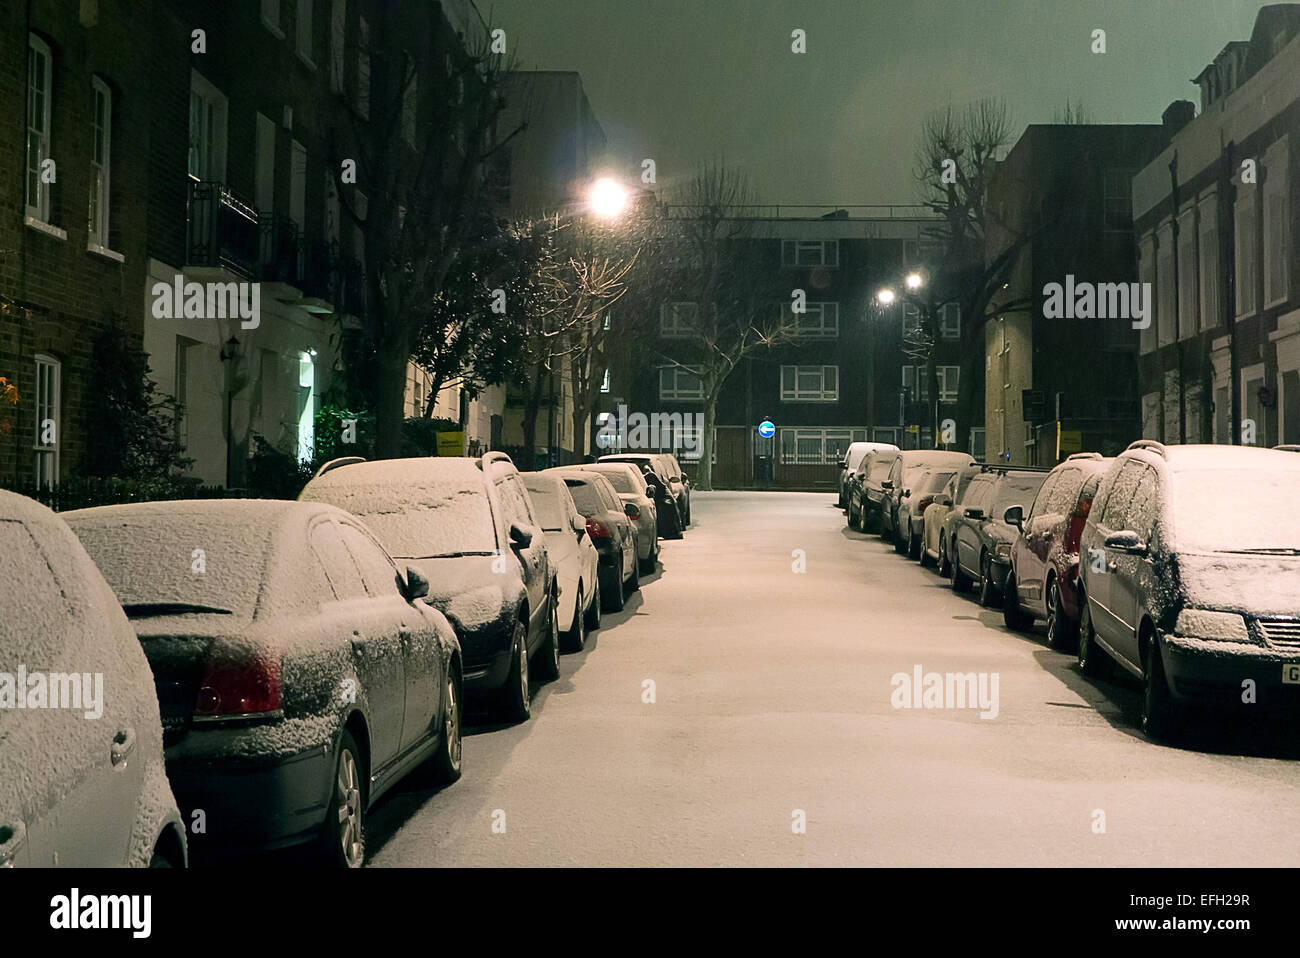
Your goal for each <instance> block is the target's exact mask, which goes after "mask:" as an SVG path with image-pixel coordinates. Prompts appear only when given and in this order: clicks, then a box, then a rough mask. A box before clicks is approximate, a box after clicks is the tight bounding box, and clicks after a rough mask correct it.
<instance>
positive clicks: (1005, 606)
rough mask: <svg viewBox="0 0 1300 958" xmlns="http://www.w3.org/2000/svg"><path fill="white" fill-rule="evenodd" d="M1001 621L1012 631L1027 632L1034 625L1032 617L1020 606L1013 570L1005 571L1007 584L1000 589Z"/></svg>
mask: <svg viewBox="0 0 1300 958" xmlns="http://www.w3.org/2000/svg"><path fill="white" fill-rule="evenodd" d="M1002 622H1003V624H1005V625H1006V627H1007V628H1008V629H1010V630H1011V631H1012V632H1028V631H1029V630H1030V629H1032V628H1033V627H1034V617H1033V616H1032V615H1030V614H1029V613H1028V612H1026V611H1025V610H1024V609H1022V608H1021V607H1020V593H1019V591H1018V590H1017V589H1016V574H1015V573H1014V572H1008V573H1007V586H1006V588H1005V589H1003V590H1002Z"/></svg>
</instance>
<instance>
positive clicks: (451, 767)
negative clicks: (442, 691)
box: [433, 663, 463, 785]
mask: <svg viewBox="0 0 1300 958" xmlns="http://www.w3.org/2000/svg"><path fill="white" fill-rule="evenodd" d="M460 691H461V690H460V680H459V679H458V678H457V676H456V672H455V670H454V669H452V668H451V666H450V663H449V664H448V667H447V689H446V695H445V696H444V702H443V708H442V745H441V746H439V748H438V753H437V754H436V755H435V756H434V757H433V780H434V781H435V782H437V783H438V784H439V785H450V784H451V783H452V782H455V781H457V780H458V779H459V778H460V763H461V754H462V752H463V742H462V739H461V714H462V713H461V707H460Z"/></svg>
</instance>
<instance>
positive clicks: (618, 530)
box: [542, 466, 641, 612]
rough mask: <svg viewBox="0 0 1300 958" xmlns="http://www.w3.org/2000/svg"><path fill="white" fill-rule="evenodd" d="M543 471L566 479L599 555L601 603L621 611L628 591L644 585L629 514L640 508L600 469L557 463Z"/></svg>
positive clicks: (615, 610)
mask: <svg viewBox="0 0 1300 958" xmlns="http://www.w3.org/2000/svg"><path fill="white" fill-rule="evenodd" d="M542 474H543V475H555V476H558V477H559V478H560V479H562V480H564V484H565V485H566V486H567V487H568V489H569V495H571V496H572V497H573V505H574V508H576V509H577V510H578V512H579V513H580V514H581V515H582V516H583V518H584V519H585V520H586V525H587V535H588V536H589V537H590V539H591V544H592V545H593V546H595V547H596V554H597V556H598V557H599V559H598V573H597V575H598V577H599V580H600V604H601V607H602V608H603V609H605V610H607V611H609V612H622V611H623V605H624V603H625V602H626V601H627V596H628V594H629V593H632V592H635V591H636V590H637V589H639V588H640V587H641V573H640V560H639V559H638V558H637V529H636V526H635V525H633V524H632V519H631V517H630V516H631V513H634V512H637V511H638V510H637V508H636V506H633V505H631V504H629V503H625V502H624V501H623V500H622V499H621V498H619V495H618V493H617V492H616V491H615V489H614V486H613V485H612V484H611V483H610V481H609V479H607V478H606V477H605V476H603V475H601V474H600V473H599V472H592V471H590V470H586V471H584V470H581V469H573V468H571V467H565V466H557V467H555V468H553V469H544V470H542Z"/></svg>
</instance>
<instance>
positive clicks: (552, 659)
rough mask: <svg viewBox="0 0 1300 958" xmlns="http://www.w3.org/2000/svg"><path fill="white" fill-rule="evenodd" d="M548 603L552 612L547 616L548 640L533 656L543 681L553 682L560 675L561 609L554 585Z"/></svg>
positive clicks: (538, 674)
mask: <svg viewBox="0 0 1300 958" xmlns="http://www.w3.org/2000/svg"><path fill="white" fill-rule="evenodd" d="M547 604H548V605H550V607H551V611H550V614H549V615H548V616H547V617H546V618H547V623H546V631H547V633H548V634H547V636H546V641H544V642H543V643H542V647H541V648H540V649H538V650H537V654H536V655H535V656H534V657H533V665H534V666H535V667H536V668H537V677H538V678H539V679H541V680H542V681H543V682H553V681H554V680H555V679H558V678H559V677H560V609H559V602H558V601H557V596H556V594H555V591H554V587H552V591H551V598H550V601H549V602H548V603H547Z"/></svg>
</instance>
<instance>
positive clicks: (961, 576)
mask: <svg viewBox="0 0 1300 958" xmlns="http://www.w3.org/2000/svg"><path fill="white" fill-rule="evenodd" d="M957 556H958V552H957V543H956V542H954V543H953V544H952V559H951V560H950V564H951V566H952V591H953V592H965V591H966V590H967V589H969V588H970V583H971V578H970V576H968V575H967V574H966V573H965V572H963V571H962V568H961V563H960V562H958V561H957Z"/></svg>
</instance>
